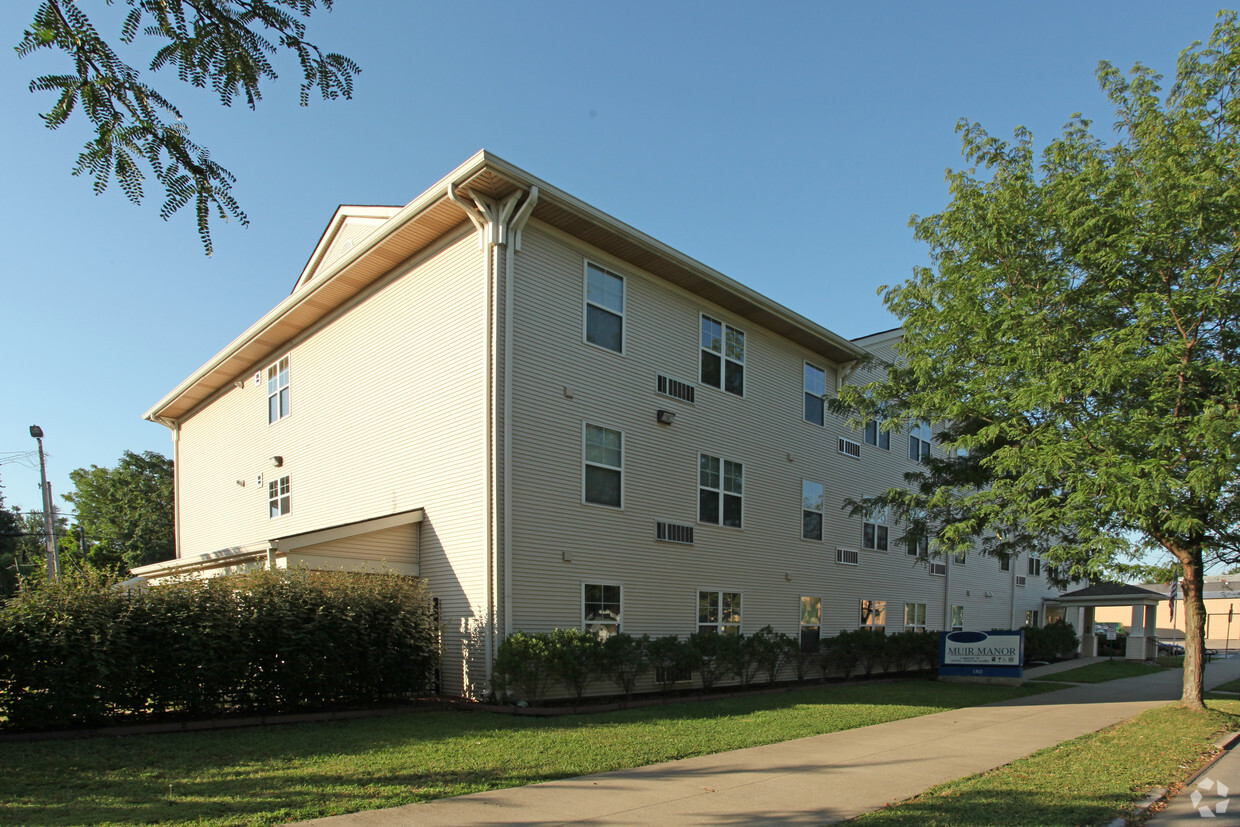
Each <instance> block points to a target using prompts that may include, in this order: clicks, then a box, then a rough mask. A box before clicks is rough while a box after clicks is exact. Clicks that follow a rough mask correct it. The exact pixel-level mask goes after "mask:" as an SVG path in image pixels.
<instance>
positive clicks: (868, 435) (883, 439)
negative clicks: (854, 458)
mask: <svg viewBox="0 0 1240 827" xmlns="http://www.w3.org/2000/svg"><path fill="white" fill-rule="evenodd" d="M863 438H864V439H865V444H866V445H873V446H875V447H878V448H882V449H883V450H884V451H889V450H891V431H883V430H880V429H879V427H878V420H877V419H871V420H870V421H869V422H867V423H865V436H864V437H863Z"/></svg>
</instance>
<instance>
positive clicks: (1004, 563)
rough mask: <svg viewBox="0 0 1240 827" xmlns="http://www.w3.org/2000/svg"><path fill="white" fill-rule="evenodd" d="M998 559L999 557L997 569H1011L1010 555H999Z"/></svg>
mask: <svg viewBox="0 0 1240 827" xmlns="http://www.w3.org/2000/svg"><path fill="white" fill-rule="evenodd" d="M998 559H999V571H1011V570H1012V558H1011V557H1010V556H1008V557H1000V558H998Z"/></svg>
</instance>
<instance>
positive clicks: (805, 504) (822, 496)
mask: <svg viewBox="0 0 1240 827" xmlns="http://www.w3.org/2000/svg"><path fill="white" fill-rule="evenodd" d="M811 485H813V486H817V487H818V507H817V508H812V507H811V505H812V503H811V501H810V496H811V493H810V492H809V491H807V490H806V489H807V488H808V487H809V486H811ZM826 502H827V487H826V486H825V485H823V484H822V483H820V482H815V481H814V480H801V539H802V540H811V541H814V542H822V536H823V534H824V531H823V529H824V526H823V523H824V522H825V517H826ZM810 514H817V515H818V536H817V537H809V536H807V535H806V531H805V525H806V523H805V518H806V517H807V516H809V515H810Z"/></svg>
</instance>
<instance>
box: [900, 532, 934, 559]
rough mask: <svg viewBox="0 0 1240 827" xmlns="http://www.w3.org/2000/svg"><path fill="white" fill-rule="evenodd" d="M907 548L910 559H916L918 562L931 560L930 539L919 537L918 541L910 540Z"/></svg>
mask: <svg viewBox="0 0 1240 827" xmlns="http://www.w3.org/2000/svg"><path fill="white" fill-rule="evenodd" d="M905 546H906V548H907V549H908V556H909V557H916V558H917V559H918V560H929V559H930V538H929V537H918V538H917V539H916V540H909V541H908V542H907V543H906V544H905Z"/></svg>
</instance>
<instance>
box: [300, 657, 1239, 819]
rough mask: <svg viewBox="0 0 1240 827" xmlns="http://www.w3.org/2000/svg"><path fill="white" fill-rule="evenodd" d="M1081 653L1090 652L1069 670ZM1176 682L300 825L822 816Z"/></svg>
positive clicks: (1147, 700) (1131, 684)
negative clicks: (1080, 656) (1081, 656)
mask: <svg viewBox="0 0 1240 827" xmlns="http://www.w3.org/2000/svg"><path fill="white" fill-rule="evenodd" d="M1085 662H1092V660H1091V661H1076V662H1075V663H1073V664H1071V665H1070V666H1069V667H1066V668H1073V667H1075V666H1077V665H1081V664H1082V663H1085ZM1056 666H1058V665H1056ZM1054 671H1058V670H1056V669H1055V668H1053V667H1052V668H1042V669H1038V670H1030V673H1032V674H1040V675H1050V674H1052V673H1053V672H1054ZM1236 678H1240V660H1237V659H1232V660H1224V661H1218V662H1215V663H1212V664H1210V665H1209V666H1208V667H1207V669H1206V686H1207V687H1210V686H1216V685H1218V684H1221V683H1224V682H1226V681H1230V680H1234V679H1236ZM1180 687H1181V673H1180V672H1179V670H1167V671H1165V672H1160V673H1158V674H1155V675H1149V676H1145V677H1139V678H1128V679H1125V680H1120V681H1111V682H1109V683H1103V684H1093V685H1081V686H1072V687H1070V688H1067V689H1063V690H1059V691H1056V692H1049V693H1045V694H1042V695H1035V696H1032V697H1027V698H1020V699H1017V700H1013V701H1005V702H1003V703H998V704H992V705H989V706H980V707H970V708H967V709H957V710H953V711H950V712H940V713H937V714H935V715H924V716H922V717H919V718H909V719H907V720H903V721H892V722H890V723H886V724H878V725H876V726H869V727H863V728H861V729H853V730H848V731H845V732H835V733H831V734H829V735H817V736H813V737H810V738H801V739H798V740H795V741H787V742H784V743H780V744H769V745H767V746H762V747H753V748H750V749H742V750H735V751H732V752H725V753H719V754H716V755H705V756H701V757H698V758H688V759H685V760H681V761H672V762H670V763H666V764H655V765H652V766H648V767H638V768H636V769H631V770H620V771H617V772H609V773H602V774H599V775H590V776H583V777H580V778H569V779H563V780H560V781H551V782H547V783H543V784H533V785H530V786H527V787H515V788H512V789H505V790H494V791H491V792H485V793H476V794H474V795H465V796H459V797H456V798H445V799H440V800H438V801H431V802H427V803H424V804H411V805H408V806H405V807H395V808H392V809H387V810H371V811H369V812H362V813H355V814H352V815H347V816H334V817H331V818H325V819H319V820H316V821H313V822H303V823H304V824H315V825H319V826H320V827H346V825H347V826H348V827H369V825H376V827H378V826H381V825H382V826H386V825H408V824H417V825H500V824H594V825H640V824H651V825H654V824H658V825H666V824H685V825H689V824H710V825H720V824H823V823H827V822H832V821H842V820H844V819H848V818H852V817H853V816H856V815H859V814H861V813H865V812H869V811H870V810H876V809H879V808H880V807H883V806H884V805H886V804H888V803H891V802H895V801H901V800H903V799H906V798H910V797H912V796H914V795H916V794H918V793H920V792H922V791H924V790H926V789H927V788H929V787H932V786H934V785H936V784H941V783H943V782H945V781H950V780H952V779H955V778H960V777H963V776H967V775H973V774H975V773H979V772H984V771H985V770H989V769H992V768H994V767H998V766H1002V765H1003V764H1007V763H1009V762H1011V761H1014V760H1016V759H1017V758H1022V757H1024V756H1026V755H1029V754H1030V753H1033V752H1036V751H1038V750H1040V749H1044V748H1046V747H1050V746H1053V745H1055V744H1058V743H1060V742H1062V741H1066V740H1069V739H1072V738H1076V737H1078V736H1080V735H1084V734H1086V733H1088V732H1094V731H1096V730H1099V729H1103V728H1104V727H1108V726H1111V725H1113V724H1117V723H1119V722H1120V721H1124V720H1126V719H1128V718H1131V717H1133V716H1134V715H1137V714H1139V713H1141V712H1144V711H1145V710H1147V709H1150V708H1152V707H1155V706H1159V705H1161V704H1164V703H1167V702H1168V701H1174V700H1177V699H1178V698H1179V696H1180Z"/></svg>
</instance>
